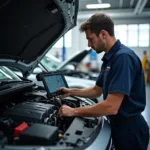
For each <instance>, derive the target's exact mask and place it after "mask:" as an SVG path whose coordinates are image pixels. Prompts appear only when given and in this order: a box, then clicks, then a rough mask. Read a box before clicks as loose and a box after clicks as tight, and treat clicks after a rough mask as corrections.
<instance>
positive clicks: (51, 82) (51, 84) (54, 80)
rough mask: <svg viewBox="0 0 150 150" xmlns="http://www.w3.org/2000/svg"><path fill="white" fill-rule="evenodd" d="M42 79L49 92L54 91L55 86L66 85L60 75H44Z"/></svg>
mask: <svg viewBox="0 0 150 150" xmlns="http://www.w3.org/2000/svg"><path fill="white" fill-rule="evenodd" d="M44 80H45V82H46V84H47V87H48V90H49V92H50V93H53V92H56V91H57V90H56V89H57V88H60V87H66V85H65V83H64V80H63V78H62V76H61V75H51V76H45V77H44Z"/></svg>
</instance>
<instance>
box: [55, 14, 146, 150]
mask: <svg viewBox="0 0 150 150" xmlns="http://www.w3.org/2000/svg"><path fill="white" fill-rule="evenodd" d="M80 31H82V32H85V34H86V38H87V40H88V46H89V47H91V48H92V49H94V50H95V51H96V52H97V53H101V52H102V51H104V52H105V54H104V56H103V58H102V61H103V65H102V67H101V72H100V75H99V77H98V79H97V81H96V85H95V86H94V87H90V88H85V89H77V88H71V89H68V88H63V87H62V88H60V89H58V90H63V91H64V93H65V94H63V95H61V96H62V97H66V96H70V95H72V96H81V97H88V98H94V97H98V96H100V95H101V94H103V98H104V101H102V102H99V103H97V104H95V105H93V106H89V107H80V108H71V107H69V106H66V105H63V106H62V107H61V108H60V110H59V114H60V116H66V117H70V116H83V117H84V116H87V117H91V116H107V117H108V118H109V120H110V125H111V130H112V138H113V142H114V145H115V148H116V150H146V149H147V147H148V142H149V127H148V125H147V123H146V121H145V119H144V118H143V116H142V115H141V112H142V111H143V110H144V108H145V105H146V97H145V95H146V94H145V83H144V74H143V69H142V65H141V61H140V59H139V58H138V56H137V55H136V54H135V53H134V52H133V51H132V50H131V49H129V48H128V47H126V46H124V45H123V44H121V42H120V41H119V40H116V38H115V35H114V23H113V21H112V20H111V18H110V17H109V16H107V15H105V14H102V13H98V14H94V15H93V16H92V17H91V18H89V19H88V20H87V21H86V22H85V23H83V24H82V25H81V27H80ZM120 32H121V31H120Z"/></svg>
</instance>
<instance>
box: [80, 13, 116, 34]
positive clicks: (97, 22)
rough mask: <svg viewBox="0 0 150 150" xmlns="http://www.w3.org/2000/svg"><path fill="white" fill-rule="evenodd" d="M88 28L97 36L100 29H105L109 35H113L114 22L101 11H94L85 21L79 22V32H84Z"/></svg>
mask: <svg viewBox="0 0 150 150" xmlns="http://www.w3.org/2000/svg"><path fill="white" fill-rule="evenodd" d="M88 29H89V30H91V32H93V33H95V34H96V35H97V36H98V35H99V33H100V31H101V30H106V31H107V32H108V33H109V35H110V36H114V22H113V21H112V19H111V18H110V17H109V16H108V15H106V14H103V13H96V14H94V15H92V16H91V17H90V18H89V19H88V20H87V21H86V22H84V23H83V24H81V26H80V31H81V32H85V31H87V30H88Z"/></svg>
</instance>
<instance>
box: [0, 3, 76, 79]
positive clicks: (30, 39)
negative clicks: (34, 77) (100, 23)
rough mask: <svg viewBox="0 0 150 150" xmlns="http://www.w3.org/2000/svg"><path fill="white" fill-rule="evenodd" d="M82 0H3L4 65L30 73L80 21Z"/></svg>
mask: <svg viewBox="0 0 150 150" xmlns="http://www.w3.org/2000/svg"><path fill="white" fill-rule="evenodd" d="M77 11H78V0H75V1H73V0H64V1H60V0H38V1H36V0H21V1H20V0H2V1H0V22H1V24H0V33H1V36H0V37H1V38H0V40H1V48H0V65H5V66H9V67H15V68H17V69H19V70H20V71H21V72H22V73H23V75H24V76H25V77H26V76H28V75H29V74H30V73H31V72H32V70H33V69H34V68H35V66H36V65H37V63H38V62H39V61H40V60H41V58H42V57H43V56H44V55H45V54H46V53H47V51H48V50H49V49H50V48H51V47H52V46H53V45H54V44H55V43H56V42H57V41H58V39H60V38H61V37H62V36H63V35H64V34H65V33H66V32H67V31H68V30H70V29H72V28H73V27H74V26H75V25H76V19H77Z"/></svg>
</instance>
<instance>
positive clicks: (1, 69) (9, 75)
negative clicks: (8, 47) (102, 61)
mask: <svg viewBox="0 0 150 150" xmlns="http://www.w3.org/2000/svg"><path fill="white" fill-rule="evenodd" d="M4 80H5V81H7V80H18V81H21V79H20V78H19V77H18V76H17V75H16V74H14V73H13V72H12V71H11V70H10V69H8V68H7V67H5V66H0V81H4Z"/></svg>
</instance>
